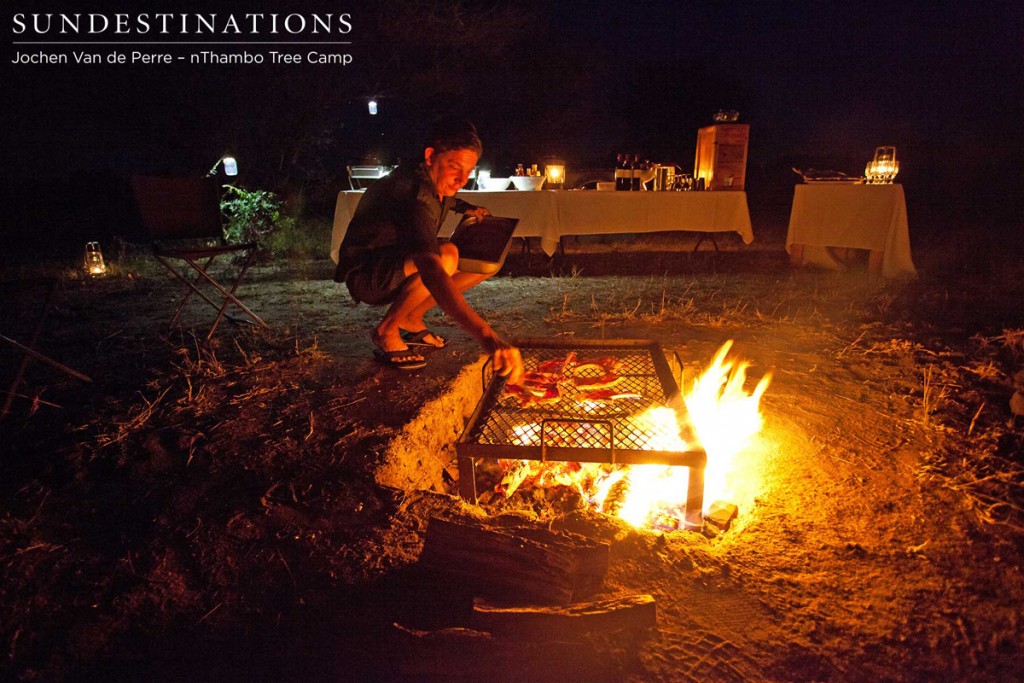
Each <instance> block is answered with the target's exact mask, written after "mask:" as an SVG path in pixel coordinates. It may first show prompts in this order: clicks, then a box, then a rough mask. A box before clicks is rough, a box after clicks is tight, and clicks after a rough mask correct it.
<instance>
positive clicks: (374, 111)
mask: <svg viewBox="0 0 1024 683" xmlns="http://www.w3.org/2000/svg"><path fill="white" fill-rule="evenodd" d="M368 106H369V108H370V116H376V115H377V101H376V100H370V103H369V105H368Z"/></svg>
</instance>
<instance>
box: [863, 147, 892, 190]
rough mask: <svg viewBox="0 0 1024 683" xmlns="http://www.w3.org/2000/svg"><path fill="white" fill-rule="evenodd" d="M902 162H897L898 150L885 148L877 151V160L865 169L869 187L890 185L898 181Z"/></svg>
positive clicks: (869, 163) (872, 161) (870, 162)
mask: <svg viewBox="0 0 1024 683" xmlns="http://www.w3.org/2000/svg"><path fill="white" fill-rule="evenodd" d="M899 171H900V162H898V161H897V160H896V148H895V147H891V146H883V147H878V148H876V149H875V158H874V159H872V160H871V161H869V162H868V165H867V166H866V167H865V168H864V175H865V176H866V177H867V182H868V184H869V185H888V184H891V183H892V182H893V181H894V180H895V179H896V174H897V173H899Z"/></svg>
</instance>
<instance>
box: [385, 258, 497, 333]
mask: <svg viewBox="0 0 1024 683" xmlns="http://www.w3.org/2000/svg"><path fill="white" fill-rule="evenodd" d="M490 276H491V275H490V274H481V273H464V272H462V271H457V272H455V273H454V274H452V281H453V282H455V286H456V287H457V288H458V290H459V291H460V292H465V291H466V290H468V289H470V288H472V287H475V286H477V285H478V284H480V283H481V282H483V281H484V280H486V279H487V278H489V277H490ZM424 289H426V288H424ZM436 305H437V302H436V301H434V297H433V296H430V293H429V292H428V293H427V298H426V299H424V300H423V302H422V303H420V304H419V305H418V306H416V308H414V309H413V310H412V311H411V312H410V313H409V315H408V316H406V317H405V318H404V319H403V320H402V321H401V322H400V323H399V327H400V328H401V329H403V330H407V331H409V332H419V331H420V330H423V329H426V325H424V324H423V316H425V315H426V314H427V311H429V310H430V309H431V308H433V307H434V306H436Z"/></svg>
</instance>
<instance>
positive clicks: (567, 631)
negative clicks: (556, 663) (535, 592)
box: [469, 595, 657, 640]
mask: <svg viewBox="0 0 1024 683" xmlns="http://www.w3.org/2000/svg"><path fill="white" fill-rule="evenodd" d="M656 624H657V612H656V608H655V603H654V598H653V597H652V596H650V595H630V596H627V597H623V598H614V599H609V600H597V601H593V602H578V603H573V604H571V605H567V606H561V605H558V606H549V605H542V606H530V607H504V606H499V605H492V604H490V603H488V602H487V601H486V600H482V599H480V598H477V599H476V600H474V602H473V614H472V616H471V617H470V621H469V626H470V627H472V628H474V629H478V630H480V631H487V632H490V633H492V634H494V635H501V636H509V637H514V638H518V639H521V640H550V639H559V640H576V639H579V638H581V637H582V636H584V634H587V633H593V632H610V631H621V630H627V631H631V632H635V633H638V632H640V631H643V630H645V629H649V628H653V627H654V626H656Z"/></svg>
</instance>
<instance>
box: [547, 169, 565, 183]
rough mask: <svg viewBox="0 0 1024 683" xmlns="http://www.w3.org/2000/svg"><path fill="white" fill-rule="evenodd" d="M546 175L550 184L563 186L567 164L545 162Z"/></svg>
mask: <svg viewBox="0 0 1024 683" xmlns="http://www.w3.org/2000/svg"><path fill="white" fill-rule="evenodd" d="M544 176H545V177H546V178H547V183H548V185H557V186H559V187H561V186H562V185H563V184H564V183H565V164H545V165H544Z"/></svg>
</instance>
